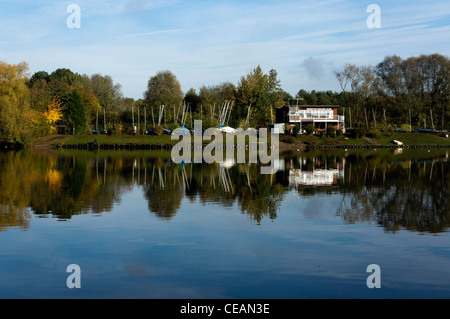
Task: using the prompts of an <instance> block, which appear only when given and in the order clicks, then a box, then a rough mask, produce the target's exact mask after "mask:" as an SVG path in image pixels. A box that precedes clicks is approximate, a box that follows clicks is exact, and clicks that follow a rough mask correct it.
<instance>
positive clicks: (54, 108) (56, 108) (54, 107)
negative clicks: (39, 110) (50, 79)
mask: <svg viewBox="0 0 450 319" xmlns="http://www.w3.org/2000/svg"><path fill="white" fill-rule="evenodd" d="M62 109H63V107H62V103H61V101H60V100H59V98H58V97H57V96H54V97H53V100H52V102H51V103H50V104H49V105H47V110H46V111H45V112H44V118H45V120H46V122H47V124H48V125H49V134H54V133H55V131H56V127H55V124H56V122H58V121H59V120H60V119H61V118H62Z"/></svg>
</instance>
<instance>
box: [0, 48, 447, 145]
mask: <svg viewBox="0 0 450 319" xmlns="http://www.w3.org/2000/svg"><path fill="white" fill-rule="evenodd" d="M28 70H29V67H28V64H27V63H26V62H21V63H19V64H16V65H12V64H8V63H6V62H3V61H0V77H1V81H0V143H19V144H27V143H29V142H30V141H32V140H33V139H35V138H38V137H43V136H47V135H50V134H54V133H67V134H74V133H75V134H78V133H90V132H93V131H95V132H96V131H99V132H102V131H104V132H105V133H106V132H108V133H109V134H124V133H130V134H143V133H145V132H147V130H150V129H151V130H152V131H153V133H154V134H162V132H163V128H166V129H168V130H171V129H175V128H177V127H180V126H181V125H184V126H186V127H192V125H193V121H194V120H197V119H199V120H202V121H203V127H204V128H207V127H217V126H219V125H228V126H232V127H242V128H247V127H256V128H258V127H267V126H268V125H269V124H271V123H273V122H274V121H275V109H276V108H278V107H281V106H283V105H286V104H289V103H290V104H301V105H340V106H342V108H341V111H340V112H341V114H342V115H345V116H346V126H347V127H364V128H365V129H372V128H376V129H380V130H387V129H390V128H396V127H400V126H403V127H408V129H411V128H412V127H420V128H436V129H439V128H445V127H448V123H447V121H448V119H449V116H450V107H449V95H450V89H449V78H450V60H449V58H448V57H446V56H443V55H440V54H431V55H421V56H418V57H409V58H407V59H402V58H400V57H398V56H396V55H393V56H387V57H385V58H384V60H383V61H381V62H380V63H379V64H377V65H376V66H357V65H354V64H346V65H345V66H344V67H343V68H342V70H339V71H337V72H335V75H336V80H337V81H338V83H339V85H340V88H341V91H340V92H336V91H315V90H313V91H306V90H304V89H300V90H299V91H298V93H297V94H296V95H295V96H292V95H291V94H289V93H288V92H286V91H284V90H283V88H282V86H281V82H280V80H279V78H278V73H277V71H276V70H273V69H272V70H270V71H269V72H267V73H266V72H264V71H263V70H262V68H261V67H260V66H257V67H255V68H254V69H253V70H251V71H250V72H248V74H246V75H244V76H242V77H241V78H240V80H239V81H238V83H237V84H236V85H235V84H233V83H232V82H223V83H220V84H217V85H210V86H206V85H203V86H201V87H200V88H199V89H195V88H190V89H189V90H187V92H183V90H182V88H181V85H180V82H179V81H178V79H177V77H176V76H175V74H173V73H172V72H171V71H169V70H163V71H159V72H157V73H156V74H155V75H153V76H151V77H150V78H149V80H148V83H147V89H146V90H145V92H144V93H143V97H142V98H141V99H133V98H129V97H124V96H123V93H122V89H121V85H120V84H118V83H115V82H114V81H113V79H112V78H111V76H109V75H102V74H93V75H86V74H79V73H76V72H73V71H72V70H70V69H66V68H60V69H57V70H55V71H53V72H51V73H48V72H46V71H38V72H35V73H34V74H32V75H30V74H29V73H28Z"/></svg>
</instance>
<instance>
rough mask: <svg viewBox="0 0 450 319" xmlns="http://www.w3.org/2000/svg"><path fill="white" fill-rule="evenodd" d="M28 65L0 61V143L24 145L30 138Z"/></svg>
mask: <svg viewBox="0 0 450 319" xmlns="http://www.w3.org/2000/svg"><path fill="white" fill-rule="evenodd" d="M27 70H28V64H27V63H26V62H21V63H19V64H15V65H14V64H8V63H6V62H3V61H0V142H6V143H20V144H26V143H27V142H29V141H30V140H31V138H32V132H31V120H32V119H31V113H30V104H29V91H28V87H27V86H26V84H25V83H26V81H27V80H28V74H27Z"/></svg>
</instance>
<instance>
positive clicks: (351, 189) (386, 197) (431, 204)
mask: <svg viewBox="0 0 450 319" xmlns="http://www.w3.org/2000/svg"><path fill="white" fill-rule="evenodd" d="M447 154H448V153H447ZM431 156H432V155H428V156H425V157H420V154H417V155H416V157H414V158H411V159H404V160H395V159H394V158H384V159H383V158H378V157H363V156H358V157H355V158H354V159H353V160H352V161H350V163H351V165H352V169H351V173H352V174H353V177H352V178H350V177H348V180H347V176H346V180H345V181H343V183H342V185H341V186H340V193H342V201H341V205H340V206H339V208H338V209H337V214H338V215H339V216H341V217H342V219H343V220H344V221H345V222H346V223H356V222H376V223H377V224H378V225H380V226H382V227H383V228H384V229H385V230H386V231H389V232H396V231H398V230H399V229H408V230H412V231H419V232H432V233H437V232H442V231H446V230H447V228H448V227H449V225H450V223H449V221H450V203H449V198H450V194H449V187H450V184H449V177H450V176H449V174H450V165H449V162H448V155H447V157H431ZM355 175H356V176H355Z"/></svg>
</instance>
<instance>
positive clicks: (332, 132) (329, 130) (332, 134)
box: [327, 126, 336, 137]
mask: <svg viewBox="0 0 450 319" xmlns="http://www.w3.org/2000/svg"><path fill="white" fill-rule="evenodd" d="M327 135H328V136H329V137H335V136H336V129H335V128H334V127H333V126H328V127H327Z"/></svg>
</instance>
